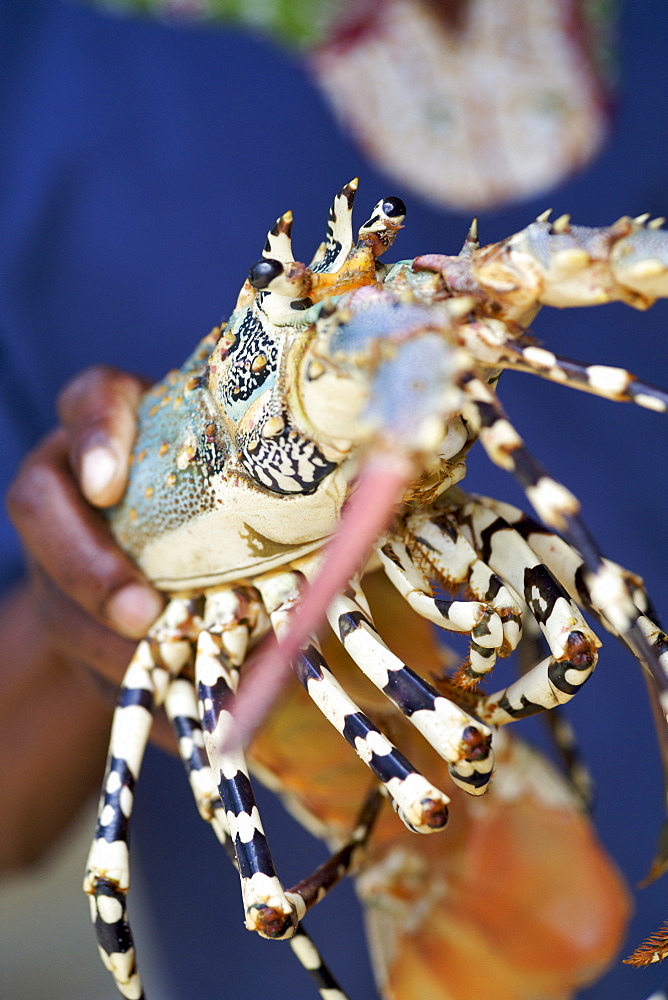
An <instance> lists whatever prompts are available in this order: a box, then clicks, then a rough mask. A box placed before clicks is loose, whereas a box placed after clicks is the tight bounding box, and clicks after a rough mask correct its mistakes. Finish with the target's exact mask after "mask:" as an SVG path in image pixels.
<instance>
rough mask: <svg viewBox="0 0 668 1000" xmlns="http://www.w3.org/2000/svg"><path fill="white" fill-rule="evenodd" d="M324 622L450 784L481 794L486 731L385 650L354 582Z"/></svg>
mask: <svg viewBox="0 0 668 1000" xmlns="http://www.w3.org/2000/svg"><path fill="white" fill-rule="evenodd" d="M327 618H328V619H329V623H330V625H331V626H332V629H333V630H334V632H335V634H337V635H338V637H339V638H340V640H341V642H342V643H343V646H344V648H345V650H346V652H347V653H348V654H349V655H350V657H351V659H353V660H354V661H355V663H356V664H357V665H358V667H359V668H360V670H362V672H363V673H364V674H365V675H366V676H367V677H368V678H369V680H370V681H371V682H372V683H373V684H375V685H376V687H377V688H378V689H379V690H380V691H382V692H383V694H385V695H386V696H387V697H388V698H389V699H390V701H391V702H392V703H393V704H394V705H396V707H397V708H398V709H399V710H400V711H401V712H403V714H404V715H405V716H406V717H407V718H408V719H409V720H410V722H411V723H412V724H413V725H414V726H415V728H416V729H417V730H418V731H419V732H421V733H422V735H423V736H424V737H425V739H426V740H427V741H428V742H429V743H430V745H431V746H432V747H433V748H434V750H435V751H436V752H437V753H438V754H439V755H440V756H441V757H443V759H444V760H445V761H446V762H447V764H448V771H449V774H450V777H451V778H452V780H453V781H454V783H455V784H456V785H458V786H459V787H460V788H463V789H464V790H465V791H467V792H470V793H471V794H474V795H480V794H481V793H482V792H484V791H485V790H486V788H487V784H488V782H489V779H490V777H491V774H492V767H493V764H494V755H493V752H492V746H491V742H492V734H491V732H490V730H489V729H488V728H487V726H483V725H481V724H480V723H479V722H478V721H477V719H474V718H473V717H472V716H470V715H469V714H468V713H467V712H465V711H463V709H461V708H459V707H458V706H457V705H455V704H454V703H453V702H452V701H449V700H448V699H447V698H445V697H444V696H443V695H441V694H439V692H438V691H437V690H436V689H435V688H434V687H432V685H431V684H428V683H427V681H425V680H423V678H422V677H420V675H419V674H417V673H416V672H415V671H414V670H412V669H411V668H410V667H408V666H406V664H405V663H404V662H403V661H402V660H401V659H399V657H398V656H395V654H394V653H392V651H391V650H390V649H388V647H387V646H386V645H385V643H384V642H383V640H382V639H381V637H380V636H379V634H378V632H377V631H376V629H375V627H374V624H373V620H372V618H371V614H370V611H369V608H368V605H367V603H366V600H365V598H364V595H363V593H362V591H361V587H360V583H359V580H358V579H354V580H352V581H351V583H350V587H349V588H348V590H347V592H346V593H345V594H339V595H338V596H337V597H335V598H334V600H333V601H332V603H331V604H330V606H329V608H328V609H327Z"/></svg>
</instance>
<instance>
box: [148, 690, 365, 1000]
mask: <svg viewBox="0 0 668 1000" xmlns="http://www.w3.org/2000/svg"><path fill="white" fill-rule="evenodd" d="M165 710H166V712H167V715H168V716H169V718H170V720H171V722H172V725H173V726H174V731H175V733H176V737H177V740H178V745H179V754H180V756H181V759H182V761H183V764H184V766H185V769H186V772H187V774H188V780H189V781H190V786H191V788H192V791H193V796H194V798H195V802H196V804H197V808H198V810H199V813H200V815H201V816H202V818H203V819H205V820H206V821H207V822H208V823H210V824H211V827H212V829H213V831H214V833H215V834H216V837H217V838H218V840H219V842H220V843H221V844H222V846H223V847H224V848H225V851H226V853H227V855H228V857H229V859H230V861H231V862H232V864H233V865H234V866H235V868H237V869H238V865H237V859H236V854H235V852H234V845H233V843H232V840H231V838H230V832H229V829H228V827H227V818H226V816H225V809H224V807H223V803H222V800H221V798H220V795H219V794H218V789H217V787H216V779H215V776H214V773H213V770H212V768H211V765H210V763H209V759H208V757H207V756H206V752H205V750H204V736H203V733H202V727H201V724H200V721H199V718H198V713H197V696H196V693H195V687H194V684H193V682H192V681H191V680H190V679H189V678H186V677H179V678H177V679H176V680H174V681H172V682H171V684H170V685H169V687H168V689H167V694H166V695H165ZM374 804H375V803H374ZM376 810H377V806H376ZM374 819H375V812H374V813H373V814H372V815H369V809H368V808H367V812H366V813H365V814H364V816H363V817H362V822H359V823H358V824H357V825H356V827H355V830H354V833H353V836H352V837H351V840H350V843H349V844H347V845H345V847H344V848H342V849H341V851H339V852H337V854H336V855H334V857H333V858H332V859H330V861H329V862H328V864H329V865H330V867H332V868H334V869H335V871H336V872H337V873H338V871H339V870H340V868H341V865H343V864H346V871H348V870H349V868H350V865H351V863H352V858H353V854H354V852H355V851H357V850H358V849H359V848H360V847H363V846H364V844H365V843H366V839H367V837H368V835H369V833H370V831H371V828H372V825H373V820H374ZM325 867H326V866H325V865H323V866H321V869H319V870H318V872H320V871H321V870H322V869H324V868H325ZM318 872H316V873H315V874H314V875H312V876H311V877H310V879H305V880H303V882H301V883H299V884H298V885H297V886H295V887H294V888H293V889H291V890H289V891H290V892H298V893H299V894H300V895H301V896H302V898H304V900H305V905H306V908H307V909H308V908H309V905H310V902H315V901H317V900H319V899H320V898H321V897H322V895H323V894H324V893H323V886H322V882H323V880H321V879H318V878H317V876H318ZM328 874H329V872H328ZM324 881H325V882H326V878H325V879H324ZM330 881H331V878H330ZM302 886H304V888H302ZM327 888H328V886H327V887H326V888H324V891H325V892H326V891H327ZM290 947H291V948H292V950H293V952H294V954H295V955H296V957H297V959H298V961H299V962H300V964H301V965H302V966H303V967H304V968H305V969H306V971H307V972H308V973H309V975H310V976H311V978H312V979H313V982H314V983H315V986H316V988H317V989H318V991H319V993H320V996H321V998H322V1000H348V998H347V996H346V994H345V992H344V991H343V990H342V989H341V987H340V986H339V984H338V983H337V981H336V979H335V978H334V976H333V975H332V973H331V971H330V970H329V968H328V966H327V965H326V963H325V962H324V960H323V958H322V956H321V954H320V952H319V951H318V949H317V947H316V945H315V944H314V943H313V941H312V940H311V938H310V936H309V935H308V934H307V932H306V931H305V930H304V928H303V926H302V925H301V924H300V925H299V926H298V927H297V929H296V930H295V933H294V934H293V936H292V937H291V938H290Z"/></svg>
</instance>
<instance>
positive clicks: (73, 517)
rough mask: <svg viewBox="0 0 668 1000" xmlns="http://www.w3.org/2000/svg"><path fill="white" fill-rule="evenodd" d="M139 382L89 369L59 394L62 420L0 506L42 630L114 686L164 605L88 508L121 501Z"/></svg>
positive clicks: (113, 372) (58, 647)
mask: <svg viewBox="0 0 668 1000" xmlns="http://www.w3.org/2000/svg"><path fill="white" fill-rule="evenodd" d="M144 388H145V385H144V383H143V382H142V381H141V380H140V379H138V378H135V377H133V376H130V375H126V374H125V373H123V372H120V371H117V370H116V369H112V368H91V369H88V370H86V371H84V372H83V373H82V374H81V375H79V376H77V377H76V378H75V379H74V380H73V381H72V382H70V383H69V384H68V385H67V386H66V388H65V389H64V390H63V392H62V393H61V395H60V398H59V400H58V414H59V417H60V420H61V426H60V427H58V428H56V429H55V430H54V431H52V432H51V433H50V434H49V435H47V437H46V438H45V439H44V440H43V441H42V442H41V443H40V444H39V445H38V446H37V447H36V448H35V449H34V451H32V452H31V453H30V454H29V455H28V457H27V458H26V460H25V462H24V463H23V465H22V466H21V469H20V470H19V473H18V475H17V477H16V479H15V481H14V483H13V485H12V486H11V488H10V491H9V494H8V497H7V505H8V509H9V513H10V516H11V518H12V520H13V522H14V524H15V526H16V528H17V531H18V532H19V535H20V536H21V540H22V542H23V545H24V547H25V550H26V555H27V558H28V563H29V566H30V570H31V578H32V584H33V593H34V595H35V598H36V601H37V603H38V605H39V609H40V617H41V621H42V627H43V628H44V629H45V630H46V634H47V637H48V640H49V642H50V643H51V644H52V646H53V648H54V649H55V650H57V651H58V653H59V654H60V655H61V656H64V657H65V658H66V659H67V660H68V661H74V662H79V663H84V664H86V665H88V666H89V667H92V668H93V669H94V670H95V671H97V672H98V673H99V674H101V675H102V676H103V677H105V678H106V679H107V680H109V681H112V682H113V683H114V684H118V683H119V682H120V680H121V678H122V676H123V672H124V670H125V667H126V666H127V664H128V662H129V659H130V657H131V655H132V652H133V648H134V643H132V642H130V641H128V640H129V639H137V638H140V637H141V636H142V635H144V633H145V632H146V630H147V629H148V628H149V626H150V625H151V624H152V623H153V621H154V620H155V618H156V617H157V615H158V614H159V612H160V610H161V609H162V606H163V600H162V598H161V596H160V594H159V593H158V592H157V591H156V590H155V589H154V588H153V587H151V586H150V584H149V583H148V582H147V581H146V580H145V579H144V577H143V576H142V574H141V573H140V571H139V570H138V569H137V567H136V566H135V565H134V563H133V562H132V561H131V560H130V559H129V557H128V556H126V555H125V553H124V552H122V551H121V549H119V548H118V546H117V544H116V542H115V541H114V540H113V538H112V537H111V535H110V533H109V530H108V528H107V526H106V524H105V523H104V520H103V519H102V517H101V516H100V515H99V513H98V512H97V511H96V510H94V509H93V507H106V506H109V505H111V504H113V503H115V502H116V501H117V500H119V499H120V497H121V495H122V493H123V490H124V488H125V482H126V477H127V471H128V465H129V456H130V452H131V449H132V444H133V441H134V435H135V408H136V405H137V401H138V399H139V396H140V394H141V393H142V391H143V390H144Z"/></svg>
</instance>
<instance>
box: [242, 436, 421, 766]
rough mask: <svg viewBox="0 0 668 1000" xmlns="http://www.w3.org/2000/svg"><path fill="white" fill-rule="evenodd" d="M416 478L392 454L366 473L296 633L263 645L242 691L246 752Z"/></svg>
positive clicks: (297, 617)
mask: <svg viewBox="0 0 668 1000" xmlns="http://www.w3.org/2000/svg"><path fill="white" fill-rule="evenodd" d="M414 475H415V468H414V465H413V463H412V462H411V460H410V459H408V458H406V457H403V456H398V455H394V454H391V453H389V452H385V453H380V454H377V455H374V456H373V457H372V458H370V459H369V461H368V462H367V463H366V465H365V466H364V468H363V469H362V472H361V474H360V476H359V479H358V486H357V489H356V490H355V492H354V493H353V494H352V496H351V497H350V499H349V501H348V502H347V504H346V507H345V508H344V511H343V516H342V521H341V526H340V528H339V530H338V532H337V533H336V535H334V537H333V539H332V541H331V542H330V544H329V545H328V547H327V549H326V550H325V554H324V557H323V562H322V565H321V567H320V571H319V573H318V575H317V577H316V578H315V580H314V582H313V584H312V586H311V587H310V588H309V590H308V591H307V594H306V597H305V599H304V600H303V601H302V603H301V604H300V605H299V607H298V608H297V610H296V611H295V613H294V616H293V621H292V625H291V628H290V631H289V632H288V633H287V635H286V636H285V638H284V639H283V640H282V641H281V642H280V643H279V642H277V641H276V640H275V639H274V638H271V639H268V640H266V642H265V643H263V644H262V646H261V648H260V651H259V653H258V654H257V656H256V657H255V662H252V661H251V663H250V664H249V667H248V670H247V672H246V674H245V680H242V682H241V684H240V686H239V692H238V694H237V696H236V698H235V699H234V702H233V704H232V708H231V712H232V716H233V718H234V719H235V721H236V730H235V737H236V742H238V743H240V744H241V745H242V746H244V747H247V746H248V745H249V743H250V742H251V740H252V738H253V734H254V733H255V731H256V730H257V729H258V727H259V726H260V725H261V724H262V722H263V721H264V719H265V718H266V717H267V715H268V714H269V712H270V711H271V709H272V706H273V705H274V703H275V702H276V700H277V698H278V697H279V695H280V694H281V692H282V690H283V688H284V686H285V684H286V682H287V679H288V677H289V675H290V672H291V667H290V665H291V663H292V661H293V660H294V658H295V656H296V655H297V653H298V652H299V649H300V648H301V646H302V645H304V643H305V641H306V639H307V637H308V635H309V634H310V633H311V632H312V631H314V630H315V629H317V628H318V627H319V626H320V624H321V623H322V621H323V619H324V617H325V612H326V610H327V607H328V605H329V603H330V602H331V600H332V599H333V597H334V596H335V595H336V594H337V593H338V592H339V591H340V590H342V589H343V588H344V587H345V586H346V585H347V583H348V581H349V580H350V579H351V577H353V576H354V575H355V573H356V571H358V570H359V568H360V566H361V565H363V563H364V562H365V560H366V559H367V557H368V555H369V552H370V550H371V548H372V547H373V544H374V542H375V540H376V539H377V538H378V536H379V535H381V534H382V532H383V531H384V530H385V528H386V527H387V524H388V522H389V520H390V518H391V516H392V513H393V508H394V505H395V504H397V503H399V502H400V500H401V497H402V495H403V493H404V491H405V489H406V487H407V485H408V484H409V483H410V481H411V480H412V479H413V477H414ZM223 749H227V748H226V747H224V748H223Z"/></svg>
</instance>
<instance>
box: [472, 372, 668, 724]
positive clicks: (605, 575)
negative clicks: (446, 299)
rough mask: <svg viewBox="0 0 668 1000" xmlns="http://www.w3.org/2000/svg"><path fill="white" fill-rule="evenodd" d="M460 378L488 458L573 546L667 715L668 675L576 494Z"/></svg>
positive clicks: (492, 402)
mask: <svg viewBox="0 0 668 1000" xmlns="http://www.w3.org/2000/svg"><path fill="white" fill-rule="evenodd" d="M460 381H461V384H462V386H463V387H464V389H465V391H466V393H467V395H468V397H469V401H468V402H467V403H466V404H465V413H464V416H465V417H466V418H467V419H468V420H470V421H471V423H472V425H473V427H474V428H475V429H476V430H478V431H479V434H480V441H481V443H482V445H483V447H484V448H485V451H486V452H487V454H488V456H489V458H490V459H491V460H492V461H493V462H494V463H495V464H496V465H498V466H500V467H501V468H503V469H506V470H507V471H508V472H510V473H511V474H512V475H513V476H514V477H515V478H516V479H517V481H518V482H519V483H520V485H521V486H522V487H523V488H524V491H525V493H526V495H527V497H528V499H529V501H530V502H531V504H532V506H533V507H534V509H535V510H536V512H537V514H538V516H539V517H540V518H541V520H543V521H544V522H545V524H546V525H547V526H548V527H549V528H553V529H554V530H556V531H558V532H559V533H560V534H561V535H562V536H563V537H564V538H565V539H566V541H567V542H568V543H569V544H570V545H573V546H574V547H575V548H576V549H577V550H578V552H579V553H580V555H581V558H582V566H583V578H584V580H585V583H586V586H587V588H588V590H589V592H590V594H591V599H592V604H593V605H594V606H597V607H605V608H606V609H607V610H606V618H607V620H608V621H609V623H610V624H611V626H612V628H613V629H614V630H615V631H616V632H617V634H618V635H619V636H620V637H622V638H623V640H624V642H625V643H626V644H627V645H628V646H629V648H630V649H631V650H632V651H633V653H634V655H635V656H636V657H637V658H638V659H639V660H640V662H641V663H643V664H645V665H646V667H647V668H648V670H649V671H650V673H651V674H652V677H653V678H654V681H655V683H656V685H657V688H658V690H659V692H660V695H661V698H662V702H664V704H663V712H664V714H666V713H667V712H668V676H666V673H665V670H664V666H663V663H662V662H661V656H660V653H659V651H658V650H657V648H656V647H655V645H654V644H653V643H652V642H651V640H650V639H648V637H647V635H646V630H645V628H644V627H643V622H642V621H641V619H642V617H643V616H642V613H641V612H640V611H639V609H638V608H637V607H636V605H635V603H634V601H633V593H632V590H631V589H630V588H629V585H628V583H627V582H626V581H625V580H624V579H623V578H622V577H621V576H620V574H619V573H618V572H616V571H615V570H614V569H613V568H612V567H611V566H610V565H609V564H608V563H606V561H605V560H604V559H603V556H602V555H601V552H600V551H599V548H598V546H597V544H596V542H595V541H594V539H593V538H592V536H591V535H590V533H589V530H588V528H587V527H586V525H585V524H584V522H583V520H582V518H581V517H580V504H579V501H578V500H577V497H575V496H574V495H573V494H572V493H571V492H570V490H568V489H566V487H565V486H563V485H562V484H561V483H558V482H557V481H556V480H554V479H552V478H551V476H549V475H548V474H547V473H546V472H545V470H544V469H543V468H542V466H541V465H540V464H539V463H538V462H537V461H536V459H535V458H534V457H533V456H532V455H531V454H530V452H529V451H528V450H527V448H526V446H525V444H524V442H523V440H522V438H521V437H520V435H519V434H518V433H517V431H516V430H515V428H514V427H513V426H512V424H511V423H510V421H509V420H508V418H507V417H506V415H505V413H504V411H503V408H502V407H501V404H500V403H499V401H498V399H497V398H496V396H495V395H494V393H493V392H492V391H491V390H490V388H489V387H488V386H487V385H485V384H484V383H483V382H482V381H481V380H480V379H478V378H475V377H474V376H471V375H464V376H462V377H461V380H460Z"/></svg>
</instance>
